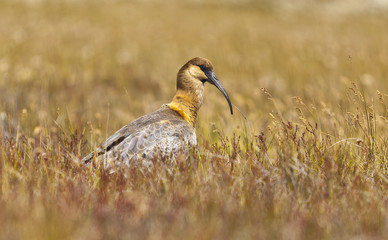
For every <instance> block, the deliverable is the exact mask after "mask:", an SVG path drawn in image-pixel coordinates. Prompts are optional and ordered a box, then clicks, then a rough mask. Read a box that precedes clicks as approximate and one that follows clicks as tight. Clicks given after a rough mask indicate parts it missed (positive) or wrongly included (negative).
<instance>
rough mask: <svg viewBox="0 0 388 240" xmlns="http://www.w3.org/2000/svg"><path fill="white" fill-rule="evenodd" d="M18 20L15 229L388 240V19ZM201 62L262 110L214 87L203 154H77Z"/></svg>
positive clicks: (34, 233) (16, 233) (10, 139)
mask: <svg viewBox="0 0 388 240" xmlns="http://www.w3.org/2000/svg"><path fill="white" fill-rule="evenodd" d="M27 2H28V1H27ZM0 19H1V21H0V112H1V116H0V117H1V123H0V124H1V126H0V127H1V129H3V131H1V132H0V135H4V137H5V138H4V137H2V138H1V140H0V233H1V234H0V238H1V239H385V238H384V237H387V235H388V190H387V189H388V131H387V127H388V95H387V94H388V79H387V77H388V67H387V64H388V31H387V25H388V17H387V14H382V13H373V14H372V13H369V14H367V13H364V14H362V13H358V14H346V15H335V14H329V13H322V12H315V11H313V10H311V11H301V12H298V11H296V12H283V11H275V10H274V9H271V8H270V6H268V5H260V4H252V5H250V4H241V5H238V4H234V5H228V4H225V5H221V4H208V5H201V4H190V3H186V4H183V3H179V4H178V3H174V4H172V3H170V4H162V3H160V2H158V1H153V3H124V1H122V2H117V3H98V4H96V3H91V2H89V3H87V4H86V3H85V4H80V3H62V4H50V2H48V3H39V4H24V3H21V2H18V3H12V2H4V1H3V2H1V3H0ZM194 56H202V57H206V58H209V59H211V60H212V62H213V63H214V65H215V67H216V73H217V75H218V76H219V78H220V80H221V81H222V83H223V85H224V86H225V88H226V89H227V90H228V92H229V94H230V96H231V99H232V102H233V103H234V105H235V106H236V107H238V108H239V109H240V110H241V112H242V113H243V114H244V116H243V115H242V114H240V113H239V112H238V111H235V112H236V114H235V115H233V116H230V114H229V111H228V107H227V103H226V101H225V99H224V98H223V96H222V95H221V94H220V93H219V92H218V91H217V90H216V89H215V88H214V87H212V86H210V85H208V86H206V100H205V103H204V106H203V107H202V109H201V111H200V116H199V119H198V123H197V131H198V135H199V140H200V143H199V146H198V148H197V149H195V150H194V151H193V153H192V155H191V157H190V159H188V160H187V161H186V160H185V159H180V161H178V163H177V164H176V165H173V166H170V165H168V164H166V163H164V162H160V161H157V160H156V161H155V167H154V168H153V169H138V168H128V169H122V170H120V171H118V172H117V173H115V174H108V173H107V172H105V171H104V170H103V169H94V168H85V167H83V166H79V165H78V164H77V162H76V161H74V156H77V157H81V156H83V155H84V154H85V153H87V152H89V151H90V149H92V148H93V147H94V146H96V145H97V144H98V143H99V142H101V141H102V140H104V139H105V138H106V137H107V136H108V135H109V134H111V133H112V132H113V131H115V130H116V129H118V128H119V127H121V126H122V125H124V124H126V123H127V122H129V121H131V120H133V119H134V118H136V117H137V116H140V115H142V114H145V113H149V112H151V111H153V110H155V109H157V108H159V106H160V105H162V104H163V103H167V102H168V101H170V99H171V97H172V95H173V94H174V91H175V75H176V72H177V70H178V69H179V67H180V66H181V65H182V64H183V63H185V62H186V61H187V60H188V59H190V58H192V57H194ZM4 139H7V140H4Z"/></svg>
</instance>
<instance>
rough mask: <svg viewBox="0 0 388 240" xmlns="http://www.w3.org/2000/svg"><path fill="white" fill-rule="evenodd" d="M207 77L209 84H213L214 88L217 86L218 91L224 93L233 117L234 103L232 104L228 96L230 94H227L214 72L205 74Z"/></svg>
mask: <svg viewBox="0 0 388 240" xmlns="http://www.w3.org/2000/svg"><path fill="white" fill-rule="evenodd" d="M205 75H206V77H207V79H208V82H209V83H211V84H213V85H214V86H216V87H217V88H218V90H220V91H221V92H222V94H224V96H225V98H226V100H227V101H228V104H229V108H230V113H231V114H232V115H233V108H232V103H231V102H230V98H229V96H228V93H227V92H226V90H225V88H224V87H223V86H222V84H221V82H220V80H218V78H217V76H216V74H215V73H214V72H213V71H211V70H209V71H206V72H205Z"/></svg>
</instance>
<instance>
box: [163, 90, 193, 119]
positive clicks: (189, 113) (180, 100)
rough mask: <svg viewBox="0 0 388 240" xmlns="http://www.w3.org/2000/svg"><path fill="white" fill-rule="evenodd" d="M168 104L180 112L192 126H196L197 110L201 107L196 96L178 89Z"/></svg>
mask: <svg viewBox="0 0 388 240" xmlns="http://www.w3.org/2000/svg"><path fill="white" fill-rule="evenodd" d="M168 106H169V107H170V108H171V109H172V110H174V111H176V112H177V113H179V115H181V116H182V118H183V119H184V120H185V121H186V122H188V123H189V124H190V125H191V126H193V127H195V122H196V120H197V112H198V110H199V107H200V106H199V104H198V101H197V100H196V99H195V97H193V96H190V95H188V94H186V93H185V92H182V91H179V90H178V91H177V93H176V94H175V96H174V98H173V99H172V101H171V102H170V103H169V104H168Z"/></svg>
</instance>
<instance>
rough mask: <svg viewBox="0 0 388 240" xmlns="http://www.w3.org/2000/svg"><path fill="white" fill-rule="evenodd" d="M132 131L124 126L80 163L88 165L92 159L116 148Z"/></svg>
mask: <svg viewBox="0 0 388 240" xmlns="http://www.w3.org/2000/svg"><path fill="white" fill-rule="evenodd" d="M131 133H132V131H130V128H129V126H128V125H125V126H124V127H122V128H120V129H119V130H118V131H117V132H115V133H114V134H113V135H112V136H110V137H109V138H108V139H107V140H106V141H105V142H104V143H102V144H101V146H100V147H99V148H97V149H96V150H95V151H94V152H91V153H89V154H88V155H87V156H86V157H84V158H83V159H82V160H81V162H82V163H84V164H85V163H88V162H90V160H92V159H93V158H94V157H98V156H100V155H102V154H104V153H106V152H108V151H109V150H110V149H112V148H113V147H114V146H117V145H118V144H120V142H122V141H123V140H124V139H125V138H127V137H128V136H130V135H131Z"/></svg>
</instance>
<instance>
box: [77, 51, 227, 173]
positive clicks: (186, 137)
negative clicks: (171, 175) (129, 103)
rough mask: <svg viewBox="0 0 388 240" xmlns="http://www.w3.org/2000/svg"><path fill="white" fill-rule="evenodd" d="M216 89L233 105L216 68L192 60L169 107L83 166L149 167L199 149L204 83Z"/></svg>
mask: <svg viewBox="0 0 388 240" xmlns="http://www.w3.org/2000/svg"><path fill="white" fill-rule="evenodd" d="M205 82H210V83H211V84H213V85H215V86H216V87H217V88H218V89H219V90H220V91H221V92H222V93H223V95H224V96H225V98H226V99H227V100H228V104H229V107H230V111H231V113H232V114H233V110H232V105H231V102H230V99H229V96H228V94H227V93H226V91H225V89H224V88H223V87H222V85H221V83H220V82H219V80H218V79H217V77H216V75H215V74H214V72H213V66H212V64H211V63H210V61H209V60H207V59H204V58H193V59H191V60H190V61H188V62H187V63H186V64H185V65H183V67H182V68H181V69H180V70H179V72H178V76H177V92H176V94H175V96H174V98H173V100H172V101H171V102H170V103H169V104H165V105H163V106H162V107H161V108H160V109H159V110H157V111H155V112H153V113H150V114H148V115H145V116H142V117H140V118H138V119H136V120H134V121H133V122H131V123H129V124H127V125H125V126H124V127H122V128H121V129H120V130H118V131H117V132H116V133H114V134H113V135H112V136H111V137H109V138H108V139H107V140H106V141H105V142H104V143H103V144H102V145H101V146H100V147H99V148H98V149H96V151H94V152H92V153H90V154H89V155H87V156H86V157H84V158H83V159H82V160H81V162H82V163H89V162H90V161H91V160H93V159H94V158H95V159H96V160H97V161H98V162H100V163H101V162H102V163H103V164H104V165H105V166H113V165H121V164H126V165H128V164H131V163H132V162H133V161H136V162H137V163H139V161H141V162H140V163H143V165H144V164H148V163H149V161H142V160H147V159H150V158H152V157H153V156H154V154H158V155H159V156H162V157H165V158H170V159H174V158H175V157H176V156H177V154H179V153H180V152H182V151H183V152H185V151H187V149H188V148H189V147H192V146H195V145H197V137H196V134H195V123H196V118H197V112H198V110H199V108H200V107H201V105H202V102H203V92H204V83H205Z"/></svg>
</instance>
